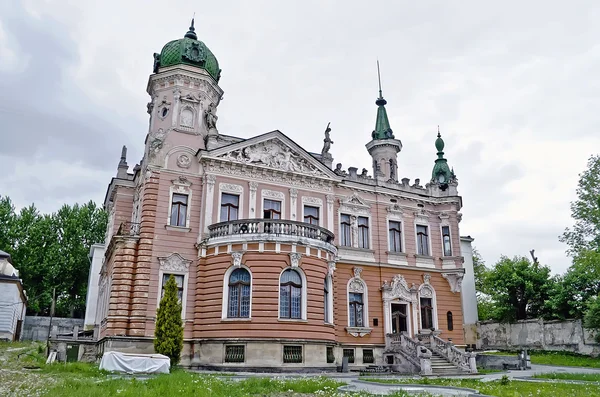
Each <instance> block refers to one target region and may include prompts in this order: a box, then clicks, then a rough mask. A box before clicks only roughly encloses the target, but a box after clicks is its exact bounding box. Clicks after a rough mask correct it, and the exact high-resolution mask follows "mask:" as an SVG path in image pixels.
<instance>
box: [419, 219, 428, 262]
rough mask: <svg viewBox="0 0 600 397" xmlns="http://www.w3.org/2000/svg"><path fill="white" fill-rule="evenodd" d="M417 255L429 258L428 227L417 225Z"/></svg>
mask: <svg viewBox="0 0 600 397" xmlns="http://www.w3.org/2000/svg"><path fill="white" fill-rule="evenodd" d="M417 254H419V255H426V256H429V234H428V233H427V226H423V225H417Z"/></svg>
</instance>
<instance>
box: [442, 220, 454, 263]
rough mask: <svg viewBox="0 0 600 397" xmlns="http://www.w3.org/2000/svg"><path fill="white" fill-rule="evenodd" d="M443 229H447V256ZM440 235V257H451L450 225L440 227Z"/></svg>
mask: <svg viewBox="0 0 600 397" xmlns="http://www.w3.org/2000/svg"><path fill="white" fill-rule="evenodd" d="M444 228H448V234H447V236H448V244H449V248H450V252H449V254H448V253H447V252H446V245H445V241H444V237H445V236H446V234H444ZM440 234H441V236H442V256H445V257H451V256H452V246H453V244H452V230H451V227H450V225H444V224H443V225H440Z"/></svg>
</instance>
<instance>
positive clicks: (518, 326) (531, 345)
mask: <svg viewBox="0 0 600 397" xmlns="http://www.w3.org/2000/svg"><path fill="white" fill-rule="evenodd" d="M477 333H478V338H477V347H478V348H480V349H504V350H508V349H519V348H521V347H526V348H528V349H537V350H557V351H570V352H574V353H580V354H586V355H591V356H598V355H600V344H598V343H596V342H595V340H594V332H593V331H590V330H588V329H585V328H583V327H582V324H581V320H567V321H544V320H542V319H534V320H523V321H519V322H517V323H514V324H502V323H493V322H487V321H485V322H480V323H478V324H477Z"/></svg>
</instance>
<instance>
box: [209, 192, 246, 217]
mask: <svg viewBox="0 0 600 397" xmlns="http://www.w3.org/2000/svg"><path fill="white" fill-rule="evenodd" d="M223 193H226V194H232V195H236V196H238V197H239V199H238V218H237V219H245V218H246V214H245V212H244V208H245V207H244V197H245V196H244V193H245V192H244V187H243V186H242V185H236V184H232V183H223V182H221V183H219V195H218V197H217V198H216V200H217V202H218V206H217V219H218V221H217V223H220V222H228V221H221V204H222V201H223ZM207 226H210V225H207Z"/></svg>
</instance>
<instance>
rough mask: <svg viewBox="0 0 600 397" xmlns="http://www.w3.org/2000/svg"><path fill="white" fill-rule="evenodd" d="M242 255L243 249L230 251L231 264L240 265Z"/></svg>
mask: <svg viewBox="0 0 600 397" xmlns="http://www.w3.org/2000/svg"><path fill="white" fill-rule="evenodd" d="M243 256H244V252H243V251H235V252H232V253H231V261H232V264H233V266H235V267H240V266H242V257H243Z"/></svg>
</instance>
